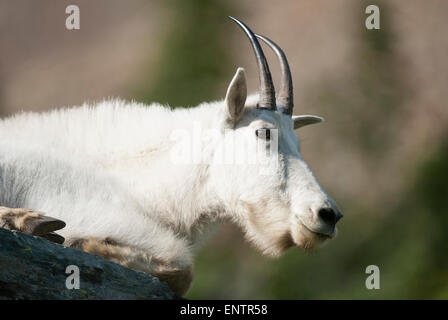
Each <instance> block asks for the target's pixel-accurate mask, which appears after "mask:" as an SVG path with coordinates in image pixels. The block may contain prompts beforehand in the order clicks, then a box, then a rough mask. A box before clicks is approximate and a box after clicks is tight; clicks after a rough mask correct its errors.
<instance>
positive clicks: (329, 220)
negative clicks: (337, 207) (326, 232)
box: [318, 208, 341, 226]
mask: <svg viewBox="0 0 448 320" xmlns="http://www.w3.org/2000/svg"><path fill="white" fill-rule="evenodd" d="M318 216H319V218H321V219H322V221H323V222H325V223H326V224H329V225H332V226H334V225H335V224H336V222H338V220H339V219H340V218H341V216H340V215H338V214H337V213H336V212H335V211H334V210H333V209H331V208H321V209H319V212H318Z"/></svg>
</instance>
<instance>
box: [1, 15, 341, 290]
mask: <svg viewBox="0 0 448 320" xmlns="http://www.w3.org/2000/svg"><path fill="white" fill-rule="evenodd" d="M232 19H233V20H234V21H236V22H237V23H238V25H239V26H240V27H241V28H242V29H243V30H244V31H245V33H246V34H247V35H248V37H249V39H250V41H251V44H252V46H253V49H254V51H255V54H256V58H257V63H258V66H259V75H260V92H259V94H258V95H254V96H251V97H249V98H247V99H246V95H247V90H246V78H245V73H244V70H243V69H242V68H239V69H238V70H237V72H236V74H235V76H234V78H233V80H232V81H231V83H230V85H229V87H228V90H227V95H226V98H225V100H224V101H218V102H212V103H204V104H201V105H199V106H198V107H196V108H192V109H176V110H170V109H169V108H166V107H163V106H161V105H157V104H153V105H150V106H146V105H143V104H139V103H134V102H132V103H126V102H123V101H121V100H107V101H103V102H101V103H98V104H96V105H87V104H85V105H83V106H81V107H78V108H71V109H60V110H54V111H51V112H47V113H42V114H37V113H22V114H18V115H15V116H13V117H9V118H6V119H3V120H1V121H0V137H1V140H0V205H2V206H3V207H0V226H3V227H6V228H9V229H16V230H20V231H23V232H27V233H30V234H34V235H39V236H42V237H45V238H48V239H50V240H53V241H55V242H59V243H62V242H64V240H65V242H64V244H65V245H66V246H70V247H73V248H78V249H81V250H84V251H87V252H91V253H95V254H99V255H102V256H104V257H105V258H106V259H109V260H111V261H114V262H117V263H120V264H122V265H124V266H127V267H129V268H133V269H136V270H141V271H143V272H146V273H148V274H151V275H154V276H157V277H159V278H160V279H162V280H164V281H166V282H167V283H168V284H169V286H170V287H171V288H172V289H173V290H174V291H175V292H176V293H177V294H179V295H183V294H185V293H186V291H187V290H188V288H189V286H190V284H191V281H192V277H193V273H192V265H193V251H194V247H195V244H196V243H197V236H198V235H199V234H200V231H201V230H202V229H203V227H205V226H206V225H208V224H209V223H210V222H212V221H215V220H217V219H228V220H231V221H233V222H235V223H236V224H237V225H239V226H241V227H242V229H243V230H244V231H245V234H246V236H247V238H248V239H249V240H250V241H251V242H252V243H253V244H254V245H255V246H256V247H257V248H259V249H260V250H261V251H262V252H263V253H265V254H268V255H271V256H279V255H280V254H281V253H282V252H284V251H285V250H286V249H287V248H289V247H291V246H294V245H295V246H297V247H300V248H303V249H305V250H307V249H313V248H315V247H317V246H318V245H319V244H321V243H322V242H324V241H325V240H326V239H329V238H332V237H333V236H334V235H335V234H336V227H335V224H336V222H337V221H338V220H339V218H340V217H341V216H342V215H341V213H340V211H339V210H338V209H337V207H336V205H335V203H334V202H333V200H331V198H330V197H329V196H328V195H327V194H326V193H325V192H324V191H323V189H322V188H321V186H320V185H319V183H318V182H317V180H316V179H315V177H314V176H313V174H312V172H311V171H310V169H309V168H308V166H307V165H306V163H305V162H304V161H303V160H302V158H301V156H300V153H299V152H300V150H299V140H298V137H297V135H296V134H295V132H294V130H295V129H297V128H299V127H301V126H304V125H307V124H311V123H316V122H320V121H321V120H322V119H321V118H319V117H315V116H292V111H293V100H292V81H291V73H290V71H289V67H288V63H287V60H286V57H285V55H284V54H283V52H282V50H281V49H280V48H279V47H278V46H277V45H276V44H274V43H273V42H272V41H270V40H269V39H267V38H265V37H262V36H259V35H255V34H254V33H253V32H252V31H251V30H250V29H249V28H248V27H247V26H246V25H245V24H244V23H242V22H241V21H239V20H237V19H234V18H232ZM257 37H258V38H260V39H261V40H263V41H264V42H266V43H267V44H268V45H269V46H270V47H271V48H272V49H273V50H274V51H275V53H276V54H277V55H278V57H279V60H280V63H281V68H282V82H281V89H280V90H279V95H278V99H277V100H276V98H275V90H274V86H273V83H272V79H271V75H270V72H269V68H268V64H267V62H266V59H265V56H264V54H263V51H262V49H261V47H260V44H259V43H258V41H257ZM198 125H200V127H201V138H202V139H201V144H200V147H199V148H196V149H197V150H194V151H193V155H194V156H196V155H198V154H200V155H201V159H206V160H207V161H199V162H198V161H189V162H186V161H184V162H183V163H173V159H174V158H173V150H175V148H178V147H185V143H186V142H185V141H186V140H185V139H184V138H185V137H183V135H182V134H181V135H179V134H178V133H179V132H184V133H185V134H184V135H187V134H188V133H190V134H191V135H194V134H195V130H196V129H197V127H198ZM181 129H182V130H184V131H179V130H181ZM213 129H217V130H215V131H214V132H213ZM174 133H177V135H175V134H174ZM229 134H231V135H232V137H234V138H236V141H245V142H246V143H247V144H246V145H243V144H239V143H237V144H235V146H234V148H233V149H232V152H234V154H235V156H236V157H238V156H241V155H243V154H244V153H245V152H246V151H247V150H248V149H251V148H252V147H254V149H256V148H258V146H259V145H260V142H263V143H265V146H266V148H268V149H269V151H270V153H269V154H268V155H267V156H266V159H265V160H266V161H264V162H263V164H260V163H258V162H257V163H248V162H241V163H220V162H219V161H214V160H217V158H218V153H219V152H217V150H220V149H221V148H222V147H223V146H225V145H226V137H227V136H228V135H229ZM274 137H275V143H274ZM274 145H275V146H278V147H277V148H273V146H274ZM271 149H273V150H271ZM263 150H265V149H263ZM260 168H263V170H264V171H263V172H262V170H260ZM22 208H30V209H22ZM42 212H43V213H45V215H44V214H43V213H42ZM47 214H48V216H47ZM50 216H51V217H50ZM52 217H53V218H52ZM61 220H62V221H64V222H62V221H61ZM64 226H65V228H64ZM61 228H63V229H61ZM58 229H61V230H60V231H59V232H60V234H61V235H57V234H55V233H54V232H53V231H55V230H58ZM64 238H65V239H64Z"/></svg>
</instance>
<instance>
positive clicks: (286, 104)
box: [256, 34, 294, 116]
mask: <svg viewBox="0 0 448 320" xmlns="http://www.w3.org/2000/svg"><path fill="white" fill-rule="evenodd" d="M256 36H257V37H258V38H260V39H261V40H263V41H264V42H265V43H266V44H267V45H268V46H269V47H271V49H272V50H273V51H274V52H275V54H276V55H277V58H278V60H279V62H280V68H281V72H282V76H281V83H280V91H279V93H278V98H277V106H278V108H279V109H280V110H281V111H282V112H283V113H284V114H287V115H289V116H292V111H293V108H294V101H293V95H294V94H293V89H292V76H291V70H290V69H289V64H288V59H286V55H285V53H284V52H283V50H282V49H281V48H280V47H279V46H278V45H277V44H276V43H275V42H273V41H272V40H270V39H269V38H266V37H265V36H262V35H259V34H256Z"/></svg>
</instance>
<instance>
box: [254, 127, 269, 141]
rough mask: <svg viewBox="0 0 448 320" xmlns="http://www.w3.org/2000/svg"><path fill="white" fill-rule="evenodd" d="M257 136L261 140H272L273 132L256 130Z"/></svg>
mask: <svg viewBox="0 0 448 320" xmlns="http://www.w3.org/2000/svg"><path fill="white" fill-rule="evenodd" d="M255 135H256V136H257V137H259V138H262V139H266V140H270V139H271V130H270V129H257V130H255Z"/></svg>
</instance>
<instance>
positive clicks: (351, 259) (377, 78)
mask: <svg viewBox="0 0 448 320" xmlns="http://www.w3.org/2000/svg"><path fill="white" fill-rule="evenodd" d="M69 4H76V5H78V6H79V7H80V11H81V29H80V30H76V31H68V30H66V28H65V19H66V17H67V15H66V14H65V8H66V6H67V5H69ZM369 4H376V5H378V6H379V8H380V10H381V29H380V30H367V29H366V28H365V25H364V21H365V19H366V17H367V15H366V14H365V13H364V11H365V8H366V7H367V5H369ZM447 13H448V2H447V1H443V0H438V1H437V0H430V1H417V0H390V1H369V2H367V1H359V0H340V1H330V0H319V1H298V0H288V1H281V2H273V1H268V0H257V1H255V0H248V1H244V2H243V1H235V0H232V1H224V0H215V1H206V0H191V1H182V0H167V1H155V0H154V1H143V0H128V1H117V0H107V1H106V0H97V1H87V0H83V1H59V0H41V1H32V0H15V1H8V0H0V44H1V50H0V115H1V116H7V115H11V114H13V113H15V112H18V111H21V110H27V111H28V110H35V111H44V110H49V109H53V108H58V107H62V106H71V105H76V104H81V103H82V102H84V101H86V100H89V101H95V100H99V99H102V98H104V97H109V96H120V97H123V98H126V99H135V100H138V101H145V102H148V103H149V102H151V101H159V102H163V103H169V104H171V105H173V106H194V105H196V104H197V103H199V102H201V101H206V100H215V99H220V98H223V97H224V95H225V92H226V88H227V84H228V82H229V81H230V79H231V77H232V76H233V74H234V71H235V69H236V68H237V67H238V66H242V67H245V68H246V71H247V75H248V81H249V89H250V91H252V92H253V91H255V90H257V85H258V76H257V70H256V65H255V61H254V56H253V53H252V49H251V48H250V44H249V42H248V41H247V38H246V37H245V35H244V34H243V33H242V32H241V30H239V29H238V27H237V26H236V25H235V24H234V23H232V22H231V21H230V20H229V19H227V17H226V16H227V15H233V16H236V17H238V18H241V19H242V20H243V21H245V22H246V23H247V24H248V25H249V26H250V27H251V28H252V29H254V30H255V31H256V32H257V33H261V34H264V35H267V36H269V37H270V38H272V39H273V40H275V41H276V42H277V43H278V44H279V45H281V46H282V48H283V49H284V51H285V52H286V54H287V56H288V59H289V61H290V64H291V68H292V71H293V74H294V86H295V87H294V89H295V103H296V107H295V113H296V114H299V113H306V114H308V113H311V114H317V115H321V116H324V117H325V118H326V120H327V121H326V122H325V123H324V124H322V125H316V126H312V127H309V128H305V129H303V130H301V131H300V132H299V134H300V137H301V139H302V150H303V151H302V153H303V156H304V158H305V160H307V162H308V163H309V164H310V166H311V168H312V169H313V171H314V173H315V174H316V175H317V177H318V178H319V180H320V181H321V183H322V184H323V186H324V187H325V188H326V189H327V191H328V192H329V193H330V194H331V195H332V196H333V198H335V199H336V200H337V202H338V204H339V205H340V207H341V208H342V210H343V211H344V213H345V217H344V219H343V220H342V221H341V223H340V235H339V237H338V238H337V239H335V240H334V241H332V243H330V244H329V245H327V246H326V247H325V248H323V249H322V250H320V251H316V252H313V253H310V254H305V253H303V252H299V251H298V250H290V251H289V252H288V253H287V254H286V256H284V257H282V258H281V259H279V260H270V259H268V258H265V257H262V256H261V255H260V254H259V253H257V252H256V251H255V250H254V249H253V248H251V247H250V246H249V245H247V244H245V243H244V241H243V240H242V235H241V232H240V231H239V230H237V229H236V228H235V227H233V226H224V227H222V228H220V229H219V230H218V231H217V233H216V234H215V235H213V236H212V237H210V239H209V241H208V242H207V244H206V245H205V246H204V247H203V248H202V249H201V250H200V251H199V253H198V259H197V263H196V276H195V278H196V279H195V282H194V285H193V288H192V289H191V291H190V293H189V295H188V296H187V297H189V298H234V299H237V298H246V299H252V298H287V299H302V298H330V299H331V298H363V299H376V298H386V299H388V298H399V299H407V298H444V299H447V298H448V257H447V248H448V246H447V245H446V243H448V232H447V229H448V212H447V211H448V210H447V209H446V207H445V198H446V197H447V196H448V187H447V185H446V178H447V176H448V141H447V137H448V130H447V128H448V110H447V102H446V101H447V97H446V95H447V94H446V91H447V90H446V88H447V83H448V72H447V71H448V63H447V59H446V57H447V53H448V37H447V32H448V20H447V19H446V16H447ZM265 52H266V55H267V57H268V59H269V61H270V66H271V70H272V71H273V74H274V79H275V80H277V79H278V74H279V72H278V71H279V70H278V65H277V60H276V58H275V56H274V55H273V54H272V53H271V52H270V51H269V50H267V49H266V50H265ZM0 139H4V137H0ZM370 264H374V265H378V266H379V267H380V270H381V289H380V290H367V289H366V288H365V285H364V281H365V278H366V277H367V275H366V274H365V273H364V271H365V268H366V267H367V266H368V265H370Z"/></svg>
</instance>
